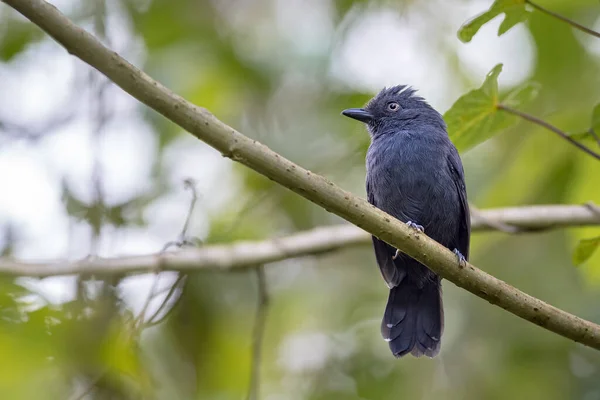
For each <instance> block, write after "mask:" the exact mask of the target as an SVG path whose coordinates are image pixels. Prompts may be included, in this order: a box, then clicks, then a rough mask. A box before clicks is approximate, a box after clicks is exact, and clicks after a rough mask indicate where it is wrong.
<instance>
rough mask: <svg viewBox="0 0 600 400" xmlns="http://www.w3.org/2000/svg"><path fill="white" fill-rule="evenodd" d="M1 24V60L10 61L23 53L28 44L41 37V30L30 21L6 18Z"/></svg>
mask: <svg viewBox="0 0 600 400" xmlns="http://www.w3.org/2000/svg"><path fill="white" fill-rule="evenodd" d="M0 25H4V26H2V30H1V31H0V60H2V61H10V60H11V59H13V58H14V57H15V56H17V55H18V54H19V53H21V52H22V51H23V50H24V49H25V48H26V47H27V45H29V44H30V43H31V42H33V41H34V40H37V39H39V38H40V37H41V34H40V30H39V29H37V27H36V26H35V25H33V24H30V23H23V22H19V21H16V20H14V19H12V18H5V20H4V21H2V23H1V24H0Z"/></svg>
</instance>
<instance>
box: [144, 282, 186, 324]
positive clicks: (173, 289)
mask: <svg viewBox="0 0 600 400" xmlns="http://www.w3.org/2000/svg"><path fill="white" fill-rule="evenodd" d="M186 277H187V275H179V276H178V277H177V280H175V282H174V283H173V284H172V285H171V287H170V288H169V291H168V293H167V296H166V297H165V299H164V301H163V302H162V303H161V305H160V306H159V307H158V309H157V310H156V311H155V312H154V314H152V316H151V317H150V318H148V322H147V323H146V326H147V327H150V326H154V325H158V324H160V323H161V322H162V321H164V320H165V319H166V318H167V316H168V315H169V314H170V313H171V311H172V310H173V309H175V304H174V305H173V306H172V307H171V308H170V309H169V310H168V311H167V312H166V313H165V314H164V315H163V316H162V317H160V318H158V316H159V315H160V313H161V312H162V311H163V310H164V309H165V308H166V307H167V304H169V300H171V298H172V297H173V296H174V295H175V292H176V291H177V289H178V288H181V289H182V290H183V286H184V285H185V278H186ZM159 294H160V292H157V293H156V296H158V295H159ZM180 297H181V296H180Z"/></svg>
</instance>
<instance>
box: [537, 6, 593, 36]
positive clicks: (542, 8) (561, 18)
mask: <svg viewBox="0 0 600 400" xmlns="http://www.w3.org/2000/svg"><path fill="white" fill-rule="evenodd" d="M525 3H527V4H529V5H530V6H531V7H533V8H535V9H537V10H538V11H541V12H543V13H545V14H548V15H550V16H552V17H554V18H556V19H558V20H560V21H563V22H566V23H567V24H569V25H571V26H572V27H573V28H575V29H579V30H580V31H582V32H585V33H587V34H589V35H592V36H595V37H597V38H600V32H596V31H595V30H593V29H590V28H586V27H585V26H583V25H581V24H578V23H577V22H575V21H573V20H571V19H569V18H567V17H563V16H562V15H560V14H557V13H555V12H554V11H550V10H548V9H546V8H544V7H542V6H540V5H538V4H536V3H534V2H532V1H530V0H525Z"/></svg>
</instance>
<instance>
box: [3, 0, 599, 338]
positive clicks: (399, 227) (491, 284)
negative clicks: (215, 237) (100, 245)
mask: <svg viewBox="0 0 600 400" xmlns="http://www.w3.org/2000/svg"><path fill="white" fill-rule="evenodd" d="M3 1H4V2H5V3H6V4H9V5H10V6H12V7H13V8H15V9H16V10H17V11H19V12H20V13H21V14H23V15H24V16H25V17H26V18H28V19H30V20H31V21H33V22H34V23H35V24H36V25H38V26H39V27H40V28H42V29H43V30H45V31H46V32H48V33H49V34H50V35H51V36H52V37H53V38H54V39H56V40H57V41H58V42H59V43H61V44H62V45H63V46H65V48H66V49H67V50H68V51H69V52H70V53H71V54H74V55H76V56H77V57H79V58H80V59H81V60H83V61H85V62H87V63H88V64H90V65H92V66H93V67H94V68H96V69H98V70H99V71H100V72H102V73H103V74H105V75H106V76H107V77H108V78H109V79H111V80H112V81H113V82H114V83H116V84H117V85H118V86H120V87H121V88H122V89H123V90H125V91H126V92H128V93H130V94H131V95H132V96H134V97H135V98H137V99H138V100H140V101H141V102H143V103H144V104H146V105H148V106H149V107H151V108H153V109H154V110H155V111H157V112H158V113H160V114H162V115H164V116H165V117H167V118H168V119H170V120H171V121H173V122H174V123H176V124H177V125H179V126H181V127H182V128H183V129H184V130H186V131H188V132H190V133H191V134H193V135H194V136H195V137H197V138H198V139H200V140H202V141H204V142H205V143H207V144H208V145H210V146H212V147H214V148H215V149H217V150H218V151H220V152H221V154H223V155H224V156H226V157H229V158H231V159H232V160H234V161H237V162H240V163H241V164H243V165H246V166H247V167H249V168H251V169H253V170H255V171H256V172H258V173H261V174H263V175H265V176H267V177H269V178H270V179H272V180H274V181H276V182H278V183H279V184H281V185H283V186H285V187H287V188H288V189H290V190H292V191H294V192H296V193H297V194H299V195H301V196H303V197H304V198H306V199H307V200H310V201H312V202H314V203H315V204H318V205H320V206H321V207H323V208H325V209H326V210H328V211H329V212H332V213H334V214H336V215H338V216H340V217H341V218H344V219H346V220H347V221H349V222H351V223H353V224H355V225H357V226H359V227H360V228H362V229H364V230H365V231H367V232H369V233H370V234H372V235H375V236H376V237H378V238H379V239H381V240H382V241H385V242H386V243H389V244H390V245H391V246H394V247H395V248H397V249H399V250H400V251H401V252H402V253H404V254H406V255H407V256H409V257H411V258H413V259H415V260H416V261H419V262H421V263H423V264H424V265H426V266H427V267H429V268H430V269H431V270H432V271H434V272H435V273H437V274H438V275H440V276H441V277H442V278H444V279H447V280H448V281H451V282H453V283H454V284H456V285H457V286H459V287H462V288H463V289H465V290H468V291H469V292H471V293H472V294H474V295H476V296H478V297H480V298H482V299H484V300H486V301H488V302H489V303H491V304H495V305H496V306H498V307H501V308H503V309H505V310H506V311H508V312H511V313H513V314H514V315H516V316H519V317H521V318H523V319H525V320H527V321H529V322H531V323H534V324H536V325H538V326H541V327H543V328H545V329H547V330H549V331H552V332H554V333H556V334H559V335H562V336H564V337H566V338H569V339H571V340H574V341H576V342H579V343H582V344H584V345H586V346H590V347H592V348H594V349H598V350H600V326H599V325H596V324H594V323H592V322H590V321H586V320H584V319H582V318H579V317H577V316H575V315H572V314H569V313H567V312H565V311H563V310H560V309H558V308H556V307H553V306H552V305H550V304H547V303H545V302H543V301H541V300H539V299H537V298H535V297H532V296H530V295H528V294H527V293H524V292H522V291H520V290H518V289H516V288H515V287H512V286H510V285H508V284H507V283H505V282H503V281H501V280H499V279H497V278H495V277H493V276H491V275H489V274H487V273H485V272H483V271H481V270H480V269H478V268H476V267H475V266H474V265H472V264H470V263H468V262H467V263H457V262H456V255H455V254H454V253H453V252H452V251H450V250H449V249H447V248H446V247H444V246H442V245H441V244H439V243H437V242H436V241H434V240H432V239H431V238H429V237H427V236H426V235H424V234H420V233H416V232H414V230H413V229H411V228H410V227H408V226H407V225H406V224H405V223H403V222H401V221H399V220H397V219H396V218H394V217H392V216H391V215H389V214H387V213H385V212H384V211H382V210H380V209H378V208H376V207H374V206H372V205H371V204H369V203H368V202H367V201H366V200H365V199H362V198H360V197H357V196H355V195H353V194H352V193H350V192H348V191H345V190H343V189H341V188H339V187H337V186H336V185H335V184H334V183H332V182H330V181H329V180H327V179H325V178H324V177H322V176H319V175H317V174H314V173H312V172H310V171H307V170H306V169H304V168H302V167H301V166H299V165H296V164H294V163H292V162H291V161H290V160H287V159H286V158H284V157H283V156H281V155H279V154H277V153H275V152H273V151H272V150H271V149H269V148H268V147H266V146H265V145H263V144H261V143H259V142H257V141H255V140H252V139H250V138H248V137H247V136H244V135H243V134H241V133H240V132H238V131H236V130H235V129H233V128H232V127H230V126H228V125H226V124H224V123H223V122H221V121H220V120H218V119H217V118H216V117H215V116H214V115H212V114H211V113H210V112H209V111H208V110H206V109H203V108H200V107H198V106H195V105H194V104H192V103H190V102H188V101H186V100H185V99H183V98H182V97H180V96H178V95H176V94H174V93H173V92H171V91H169V90H168V89H167V88H165V87H164V86H163V85H161V84H160V83H158V82H157V81H155V80H153V79H152V78H150V77H149V76H148V75H147V74H145V73H144V72H142V71H141V70H139V69H138V68H135V67H134V66H133V65H131V64H130V63H128V62H127V61H126V60H125V59H123V58H122V57H120V56H119V55H118V54H117V53H115V52H114V51H111V50H110V49H108V48H107V47H105V46H104V45H103V44H102V43H100V42H99V41H98V40H97V39H96V38H95V37H94V36H93V35H91V34H90V33H88V32H86V31H85V30H84V29H82V28H80V27H78V26H77V25H75V24H74V23H73V22H72V21H70V20H69V19H68V18H67V17H65V16H64V15H63V14H61V13H60V12H59V11H58V10H57V9H56V7H54V6H52V5H51V4H49V3H48V2H46V1H45V0H3ZM587 211H588V212H589V210H587ZM275 249H277V251H278V252H279V256H281V254H280V253H281V249H280V248H279V247H278V246H275ZM205 250H206V249H197V253H196V254H195V255H196V256H198V255H199V254H205V255H206V254H207V252H205ZM222 250H231V248H229V249H221V250H220V251H219V257H220V258H219V259H218V260H213V261H216V262H217V265H219V263H220V262H223V261H225V262H226V263H228V261H230V260H231V255H229V254H227V253H225V254H224V253H222V252H221V251H222ZM246 250H248V249H246ZM255 250H256V249H255V248H253V249H252V251H255ZM270 250H273V249H272V248H271V249H270ZM186 253H187V256H189V255H190V254H191V253H190V252H186V251H181V252H178V253H177V255H178V256H179V260H180V261H181V260H185V261H184V262H183V263H182V264H186V263H187V267H188V268H190V267H191V265H193V264H192V263H191V262H190V261H191V260H190V259H186V258H185V254H186ZM214 255H215V254H214V253H213V254H212V256H214ZM238 255H239V254H238ZM245 256H246V257H244V258H245V259H246V261H247V260H248V259H254V260H253V261H254V262H253V263H252V264H249V265H256V264H260V263H257V262H255V260H256V259H257V258H259V257H257V254H256V253H252V254H248V253H246V254H245ZM286 256H287V255H286ZM156 258H159V261H161V262H166V261H171V260H165V257H156V256H154V259H156ZM130 260H131V259H130ZM120 261H125V264H127V261H126V260H123V259H122V260H120ZM136 261H139V258H138V260H136ZM146 261H147V260H146ZM196 261H197V259H196V258H194V264H195V262H196ZM109 265H110V264H109ZM122 266H123V264H121V265H119V266H117V267H118V268H119V269H121V268H122ZM127 266H128V267H129V268H132V269H139V267H134V266H132V265H131V264H127ZM180 266H181V265H180ZM111 267H112V269H113V270H114V269H115V267H116V266H115V265H112V266H111ZM194 268H197V267H196V266H195V265H194ZM38 272H39V271H38Z"/></svg>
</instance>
